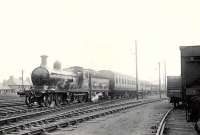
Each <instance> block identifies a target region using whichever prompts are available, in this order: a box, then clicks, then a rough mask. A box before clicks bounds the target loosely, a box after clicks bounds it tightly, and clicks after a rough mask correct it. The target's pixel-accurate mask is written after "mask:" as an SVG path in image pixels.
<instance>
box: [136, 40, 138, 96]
mask: <svg viewBox="0 0 200 135" xmlns="http://www.w3.org/2000/svg"><path fill="white" fill-rule="evenodd" d="M137 60H138V58H137V40H135V74H136V75H135V78H136V92H137V99H138V62H137Z"/></svg>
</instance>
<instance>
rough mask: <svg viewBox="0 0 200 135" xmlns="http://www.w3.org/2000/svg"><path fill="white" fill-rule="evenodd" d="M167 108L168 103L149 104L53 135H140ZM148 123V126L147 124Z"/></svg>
mask: <svg viewBox="0 0 200 135" xmlns="http://www.w3.org/2000/svg"><path fill="white" fill-rule="evenodd" d="M163 107H165V108H169V107H170V104H169V102H168V101H166V100H165V101H161V102H156V103H150V104H147V105H142V106H138V107H135V108H132V109H130V110H127V111H123V112H120V113H116V114H113V115H108V116H106V117H102V118H98V119H94V120H91V121H87V122H84V123H81V124H78V125H74V126H71V127H67V128H63V129H60V130H57V131H56V132H53V133H50V134H53V135H65V134H67V135H142V134H144V131H145V132H146V130H148V129H147V127H146V125H149V123H148V122H149V121H151V120H152V117H151V116H153V115H154V114H155V113H158V111H159V109H160V108H163ZM147 123H148V124H147ZM148 128H149V127H148Z"/></svg>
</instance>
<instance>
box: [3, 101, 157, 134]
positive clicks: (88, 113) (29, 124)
mask: <svg viewBox="0 0 200 135" xmlns="http://www.w3.org/2000/svg"><path fill="white" fill-rule="evenodd" d="M156 101H160V100H155V99H154V100H144V101H130V100H129V101H123V102H114V103H104V104H102V103H101V104H93V105H89V106H86V107H80V108H77V109H74V110H70V111H63V112H62V113H55V114H51V115H47V116H45V117H44V116H42V117H38V118H37V119H29V120H26V121H21V122H17V123H12V124H10V125H9V124H6V125H5V126H1V127H0V133H1V134H5V133H11V134H21V135H26V134H27V135H28V134H41V133H44V132H50V131H52V130H56V129H58V128H62V127H67V126H69V125H74V124H77V123H80V122H83V121H87V120H90V119H94V118H98V117H101V116H104V115H109V114H112V113H115V112H119V111H121V110H125V109H129V108H132V107H135V106H139V105H144V104H148V103H151V102H156Z"/></svg>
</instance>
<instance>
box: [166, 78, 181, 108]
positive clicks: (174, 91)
mask: <svg viewBox="0 0 200 135" xmlns="http://www.w3.org/2000/svg"><path fill="white" fill-rule="evenodd" d="M167 97H169V98H170V102H171V103H173V104H174V106H175V107H176V105H177V104H179V102H181V100H182V95H181V77H180V76H167Z"/></svg>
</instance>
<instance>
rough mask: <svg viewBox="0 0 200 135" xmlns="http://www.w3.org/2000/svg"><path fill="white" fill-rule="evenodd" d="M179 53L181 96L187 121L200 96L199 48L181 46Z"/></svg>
mask: <svg viewBox="0 0 200 135" xmlns="http://www.w3.org/2000/svg"><path fill="white" fill-rule="evenodd" d="M180 51H181V90H182V93H181V94H182V98H183V102H184V104H185V105H186V108H187V119H189V118H190V116H192V115H193V112H194V109H196V107H195V108H193V106H194V104H196V103H198V100H199V94H200V46H181V47H180ZM198 104H199V103H198ZM195 112H196V111H195Z"/></svg>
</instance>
